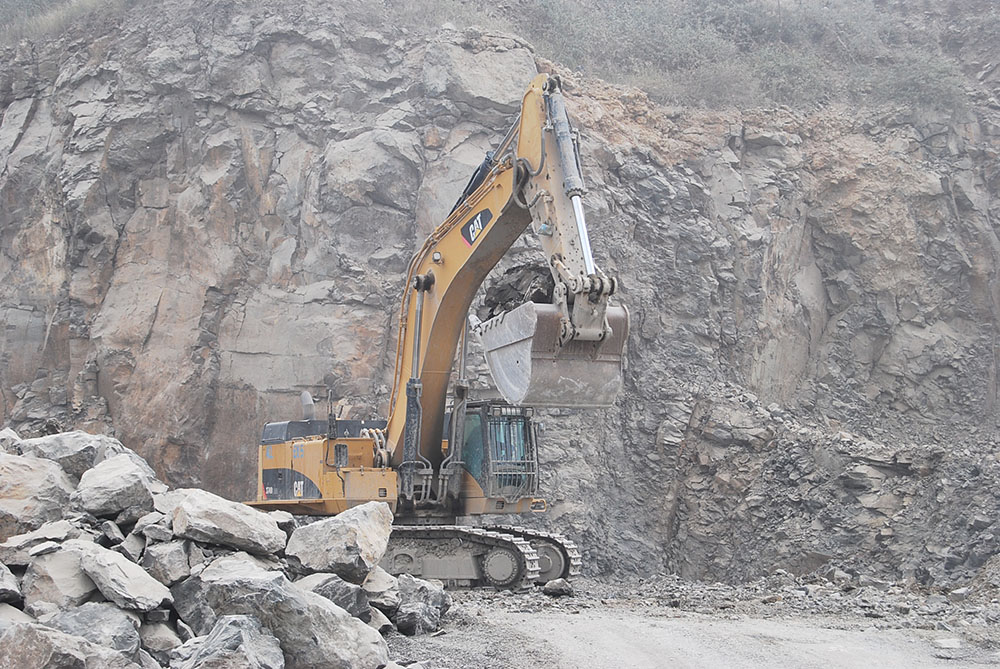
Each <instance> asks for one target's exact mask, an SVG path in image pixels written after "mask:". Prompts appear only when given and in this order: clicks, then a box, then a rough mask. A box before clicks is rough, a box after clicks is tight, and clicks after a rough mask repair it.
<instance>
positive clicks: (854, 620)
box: [389, 596, 1000, 669]
mask: <svg viewBox="0 0 1000 669" xmlns="http://www.w3.org/2000/svg"><path fill="white" fill-rule="evenodd" d="M519 606H520V605H519V604H518V603H517V601H516V599H513V598H511V599H508V600H507V601H504V600H503V598H500V599H499V600H497V601H491V600H490V598H489V597H488V596H474V597H468V596H467V597H465V598H464V599H463V598H462V597H459V599H458V601H456V606H455V610H454V611H453V613H452V614H449V619H448V621H447V623H446V626H445V628H444V633H443V634H441V635H439V636H436V637H417V638H415V639H410V638H406V637H400V636H398V635H393V636H392V637H391V638H390V639H389V645H390V648H391V649H392V653H391V654H392V657H394V658H396V659H397V661H400V660H402V661H420V662H421V666H422V667H423V668H424V669H441V668H447V669H464V668H466V667H469V668H472V667H476V668H483V669H494V668H496V669H500V668H503V669H536V668H539V667H544V668H546V669H602V668H609V669H612V668H613V669H617V668H622V669H665V668H670V669H725V668H728V667H733V668H739V669H753V668H758V667H759V668H761V669H810V668H816V669H820V668H822V669H855V668H856V669H872V668H873V667H875V668H877V669H895V668H899V669H923V668H932V667H948V668H949V669H959V668H967V667H968V668H977V669H978V668H979V667H984V666H1000V652H998V651H997V650H996V649H995V648H992V649H991V648H989V647H983V646H978V645H975V644H973V643H970V642H968V641H967V640H965V639H963V638H961V635H959V634H956V633H954V632H952V631H949V630H946V629H942V630H918V629H878V628H876V626H875V622H874V621H872V619H870V618H865V617H851V616H846V617H845V616H806V617H798V618H796V617H754V616H752V615H751V616H748V615H744V614H740V613H731V614H727V613H719V612H714V613H711V614H699V613H694V612H690V611H679V610H677V609H672V608H669V607H659V606H653V607H644V608H641V609H635V608H630V607H627V606H620V605H617V604H611V605H603V604H601V603H600V602H594V604H593V605H591V606H584V607H579V606H576V605H573V604H569V603H568V602H567V603H566V604H559V603H553V605H552V606H551V607H547V608H541V609H539V608H538V607H537V606H534V605H533V606H530V607H524V608H523V610H519Z"/></svg>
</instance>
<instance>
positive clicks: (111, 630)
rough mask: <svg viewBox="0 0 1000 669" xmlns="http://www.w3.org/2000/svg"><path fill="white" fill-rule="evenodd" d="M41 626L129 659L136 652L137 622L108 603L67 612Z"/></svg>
mask: <svg viewBox="0 0 1000 669" xmlns="http://www.w3.org/2000/svg"><path fill="white" fill-rule="evenodd" d="M45 624H46V625H48V626H49V627H53V628H55V629H57V630H59V631H60V632H65V633H66V634H73V635H76V636H81V637H83V638H84V639H86V640H87V641H89V642H91V643H94V644H97V645H98V646H101V647H103V648H113V649H115V650H118V651H121V652H123V653H125V654H127V655H129V656H132V655H134V654H135V652H136V651H137V650H139V630H138V621H137V619H136V618H135V617H133V616H130V615H129V614H127V613H125V612H124V611H122V610H121V609H119V608H118V607H117V606H115V605H114V604H111V603H110V602H88V603H86V604H82V605H80V606H77V607H75V608H72V609H67V610H65V611H62V612H60V613H59V614H58V615H56V616H55V617H53V618H50V619H48V620H46V621H45Z"/></svg>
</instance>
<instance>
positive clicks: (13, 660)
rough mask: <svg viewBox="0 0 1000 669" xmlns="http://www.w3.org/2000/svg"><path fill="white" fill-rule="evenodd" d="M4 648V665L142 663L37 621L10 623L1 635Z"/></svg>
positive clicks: (116, 667)
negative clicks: (18, 623)
mask: <svg viewBox="0 0 1000 669" xmlns="http://www.w3.org/2000/svg"><path fill="white" fill-rule="evenodd" d="M0 649H3V652H0V669H51V668H52V667H101V669H137V667H138V666H139V665H137V664H136V663H134V662H132V661H131V660H130V659H129V658H128V657H127V656H126V655H124V654H123V653H120V652H118V651H116V650H114V649H112V648H104V647H102V646H99V645H97V644H94V643H91V642H89V641H87V640H86V639H84V638H83V637H80V636H76V635H73V634H65V633H63V632H60V631H58V630H55V629H52V628H51V627H48V626H45V625H40V624H36V623H24V624H20V625H11V626H9V627H8V628H7V629H6V631H5V632H4V633H3V635H2V636H0Z"/></svg>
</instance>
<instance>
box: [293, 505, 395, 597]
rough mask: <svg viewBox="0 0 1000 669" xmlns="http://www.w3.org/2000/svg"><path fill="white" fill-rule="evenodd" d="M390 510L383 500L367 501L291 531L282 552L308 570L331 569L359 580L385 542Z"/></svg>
mask: <svg viewBox="0 0 1000 669" xmlns="http://www.w3.org/2000/svg"><path fill="white" fill-rule="evenodd" d="M390 532H392V512H391V511H390V510H389V505H388V504H385V503H384V502H367V503H365V504H361V505H360V506H355V507H352V508H350V509H348V510H347V511H344V512H343V513H341V514H338V515H336V516H333V517H332V518H325V519H323V520H320V521H317V522H315V523H310V524H309V525H304V526H303V527H299V528H297V529H296V530H295V531H294V532H292V536H291V538H290V539H289V540H288V546H287V547H286V548H285V554H286V555H287V556H288V557H289V558H294V559H295V560H297V561H298V563H299V564H300V565H301V566H302V567H303V568H304V569H306V570H308V571H327V572H333V573H335V574H337V575H338V576H340V577H341V578H343V579H344V580H346V581H350V582H351V583H362V582H364V580H365V578H366V577H367V576H368V573H369V572H370V571H371V570H372V569H373V568H374V567H375V566H376V565H377V564H378V562H379V560H381V559H382V556H383V555H384V554H385V549H386V547H387V546H388V544H389V534H390Z"/></svg>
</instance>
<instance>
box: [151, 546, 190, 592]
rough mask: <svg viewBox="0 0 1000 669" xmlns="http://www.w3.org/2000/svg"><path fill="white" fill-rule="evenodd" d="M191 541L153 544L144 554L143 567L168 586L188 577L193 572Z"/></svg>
mask: <svg viewBox="0 0 1000 669" xmlns="http://www.w3.org/2000/svg"><path fill="white" fill-rule="evenodd" d="M189 544H190V542H189V541H170V542H168V543H163V544H153V545H151V546H149V547H148V548H147V549H146V552H145V553H143V555H142V563H141V564H142V568H143V569H145V570H146V571H147V572H149V575H150V576H152V577H153V578H155V579H156V580H157V581H159V582H160V583H162V584H163V585H166V586H171V585H173V584H174V583H176V582H177V581H181V580H183V579H185V578H187V577H188V576H189V575H190V574H191V565H190V555H189V551H188V546H189Z"/></svg>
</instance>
